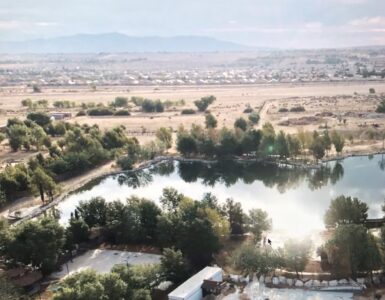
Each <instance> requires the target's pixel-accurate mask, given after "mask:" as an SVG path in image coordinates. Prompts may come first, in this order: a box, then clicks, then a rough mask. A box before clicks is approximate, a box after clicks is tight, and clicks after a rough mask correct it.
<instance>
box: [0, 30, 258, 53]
mask: <svg viewBox="0 0 385 300" xmlns="http://www.w3.org/2000/svg"><path fill="white" fill-rule="evenodd" d="M251 49H252V48H251V47H248V46H244V45H240V44H236V43H232V42H227V41H221V40H217V39H214V38H210V37H202V36H175V37H132V36H127V35H125V34H121V33H104V34H77V35H71V36H64V37H58V38H50V39H36V40H29V41H20V42H19V41H18V42H0V53H99V52H109V53H118V52H232V51H247V50H251Z"/></svg>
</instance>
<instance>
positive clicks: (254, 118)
mask: <svg viewBox="0 0 385 300" xmlns="http://www.w3.org/2000/svg"><path fill="white" fill-rule="evenodd" d="M259 120H260V116H259V114H257V113H256V112H252V113H251V114H250V115H249V121H250V122H251V123H252V124H254V125H255V124H258V123H259Z"/></svg>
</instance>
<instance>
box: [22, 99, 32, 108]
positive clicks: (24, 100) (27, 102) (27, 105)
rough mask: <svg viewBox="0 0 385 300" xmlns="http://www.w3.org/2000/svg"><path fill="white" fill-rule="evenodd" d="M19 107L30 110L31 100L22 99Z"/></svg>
mask: <svg viewBox="0 0 385 300" xmlns="http://www.w3.org/2000/svg"><path fill="white" fill-rule="evenodd" d="M21 105H22V106H26V107H28V108H31V107H32V100H31V99H29V98H28V99H23V100H21Z"/></svg>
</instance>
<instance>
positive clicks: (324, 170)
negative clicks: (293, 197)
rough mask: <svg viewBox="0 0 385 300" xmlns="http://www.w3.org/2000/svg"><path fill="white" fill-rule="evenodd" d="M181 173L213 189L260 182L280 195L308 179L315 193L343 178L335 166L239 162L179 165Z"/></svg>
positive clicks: (339, 167) (337, 165) (339, 168)
mask: <svg viewBox="0 0 385 300" xmlns="http://www.w3.org/2000/svg"><path fill="white" fill-rule="evenodd" d="M178 174H179V176H180V177H181V178H182V179H183V180H184V181H186V182H196V181H197V180H198V179H200V180H201V181H202V183H203V184H205V185H209V186H214V185H215V184H216V183H223V184H225V185H226V186H227V187H228V186H231V185H233V184H235V183H236V182H237V181H238V180H242V181H243V182H244V183H245V184H251V183H253V182H254V181H261V182H263V184H264V185H265V186H267V187H270V188H273V187H276V188H277V190H278V191H279V192H281V193H284V192H285V191H286V190H288V189H293V188H295V187H298V186H299V185H300V184H301V183H302V182H303V181H305V180H307V183H308V186H309V188H310V189H312V190H315V189H319V188H321V187H323V186H326V185H327V184H328V183H329V180H330V182H331V183H332V184H335V183H336V182H337V181H338V180H340V179H341V178H342V177H343V175H344V169H343V166H342V165H341V164H340V163H338V162H337V163H335V164H334V166H333V167H331V166H330V165H323V166H322V167H321V168H319V169H316V170H307V169H300V168H289V167H278V166H276V165H272V164H263V163H257V162H254V163H242V162H236V161H221V162H218V163H215V164H205V163H200V162H180V163H178Z"/></svg>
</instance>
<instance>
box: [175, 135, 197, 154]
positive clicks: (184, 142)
mask: <svg viewBox="0 0 385 300" xmlns="http://www.w3.org/2000/svg"><path fill="white" fill-rule="evenodd" d="M177 150H178V151H179V152H180V153H181V154H182V155H184V156H190V155H191V154H195V153H196V152H197V144H196V141H195V139H194V138H193V137H192V136H191V135H189V134H186V133H179V134H178V138H177Z"/></svg>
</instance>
